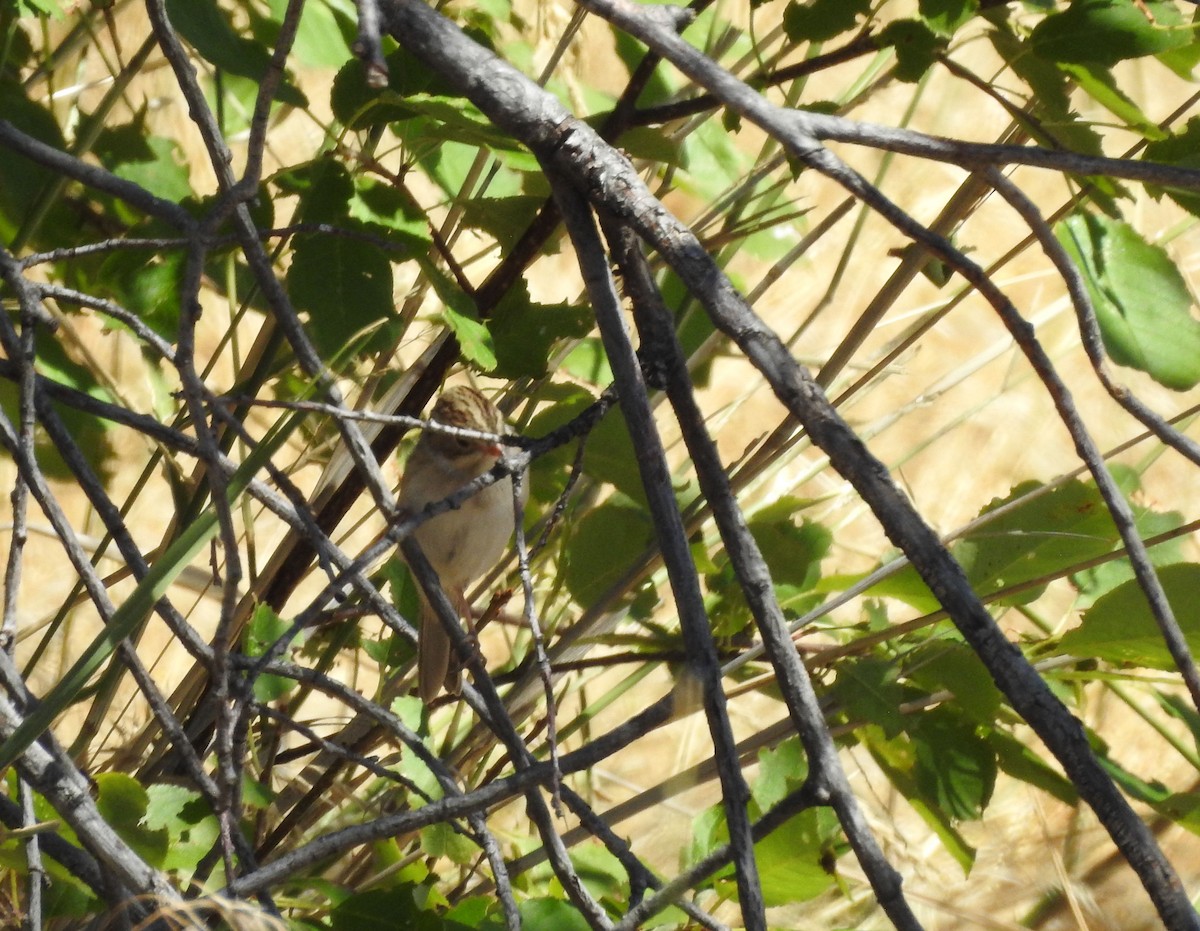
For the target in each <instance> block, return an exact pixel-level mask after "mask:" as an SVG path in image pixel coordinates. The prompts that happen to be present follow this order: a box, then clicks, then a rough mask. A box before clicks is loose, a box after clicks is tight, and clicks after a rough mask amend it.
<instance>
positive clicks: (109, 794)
mask: <svg viewBox="0 0 1200 931" xmlns="http://www.w3.org/2000/svg"><path fill="white" fill-rule="evenodd" d="M95 782H96V786H97V788H98V789H99V792H98V794H97V797H96V809H97V811H99V812H100V814H101V816H102V817H103V818H104V820H105V821H107V822H108V824H109V826H110V827H111V828H112V829H113V830H114V831H116V832H117V834H118V835H120V837H121V839H122V840H123V841H125V843H127V844H128V845H129V846H130V848H132V850H133V851H134V853H136V854H137V855H138V856H139V857H141V858H142V859H143V860H145V861H146V862H147V863H148V864H150V865H151V866H153V867H155V868H157V867H160V866H162V863H163V860H164V859H165V858H166V855H167V842H168V839H169V838H168V834H167V830H166V828H152V827H147V826H146V825H145V824H144V823H143V819H144V818H145V817H146V809H147V807H148V805H149V798H148V796H147V795H146V790H145V789H144V788H142V786H141V783H139V782H138V781H137V780H136V779H134V778H133V777H132V776H127V775H125V774H124V773H99V774H97V776H96V777H95Z"/></svg>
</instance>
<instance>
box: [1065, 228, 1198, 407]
mask: <svg viewBox="0 0 1200 931" xmlns="http://www.w3.org/2000/svg"><path fill="white" fill-rule="evenodd" d="M1055 233H1056V235H1057V236H1058V239H1059V241H1060V242H1062V244H1063V246H1064V247H1065V248H1066V250H1067V252H1068V253H1069V254H1070V255H1071V257H1072V258H1073V259H1074V260H1075V262H1076V263H1077V265H1078V266H1079V270H1080V272H1081V273H1082V274H1083V278H1084V282H1085V283H1086V284H1087V288H1088V293H1089V295H1090V296H1091V299H1092V303H1093V305H1094V307H1095V311H1096V319H1097V321H1098V323H1099V325H1100V332H1101V335H1102V336H1103V338H1104V345H1105V348H1106V349H1107V350H1108V352H1109V354H1110V355H1111V356H1112V359H1113V361H1114V362H1117V363H1118V364H1120V365H1128V366H1130V367H1132V368H1136V369H1139V370H1141V371H1143V372H1146V373H1147V374H1148V375H1150V377H1151V378H1153V379H1154V380H1155V381H1157V382H1159V383H1160V384H1163V385H1166V386H1167V387H1168V388H1174V389H1176V390H1185V389H1187V388H1191V387H1194V386H1195V385H1196V384H1197V383H1200V321H1197V320H1196V319H1195V318H1194V317H1193V316H1192V313H1191V308H1192V298H1191V293H1190V292H1189V291H1188V288H1187V284H1186V282H1185V281H1184V279H1183V276H1182V275H1181V274H1180V273H1179V269H1178V268H1176V267H1175V264H1174V263H1173V262H1172V261H1171V259H1170V257H1169V256H1168V255H1167V253H1166V251H1165V250H1163V249H1162V248H1160V247H1159V246H1154V245H1151V244H1150V243H1148V242H1146V241H1145V240H1144V239H1143V238H1142V237H1141V236H1140V235H1138V233H1137V231H1136V230H1134V229H1133V227H1131V226H1129V225H1128V224H1127V223H1124V222H1121V221H1117V220H1110V219H1108V218H1107V217H1102V216H1097V215H1095V214H1090V213H1075V214H1072V215H1071V216H1070V217H1068V218H1067V219H1066V220H1064V221H1063V222H1061V223H1059V224H1058V226H1057V227H1056V230H1055Z"/></svg>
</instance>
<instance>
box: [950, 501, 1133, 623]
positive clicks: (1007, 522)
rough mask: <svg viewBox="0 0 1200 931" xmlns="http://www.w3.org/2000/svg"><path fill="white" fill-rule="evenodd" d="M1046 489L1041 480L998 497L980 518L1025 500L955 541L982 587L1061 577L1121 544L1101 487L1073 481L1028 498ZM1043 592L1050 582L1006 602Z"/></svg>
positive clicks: (988, 588)
mask: <svg viewBox="0 0 1200 931" xmlns="http://www.w3.org/2000/svg"><path fill="white" fill-rule="evenodd" d="M1040 487H1041V485H1040V483H1038V482H1022V483H1021V484H1019V485H1017V486H1016V487H1014V488H1013V490H1012V491H1011V492H1009V494H1008V495H1006V496H1005V497H1004V498H997V499H995V500H994V501H992V502H991V503H990V504H988V505H987V506H986V507H985V508H984V509H983V510H982V511H981V512H980V516H984V515H986V514H988V513H990V512H992V511H995V510H998V509H999V508H1001V507H1003V506H1006V505H1009V504H1010V503H1011V502H1014V501H1020V502H1021V503H1020V504H1017V505H1016V506H1015V507H1013V508H1012V509H1011V510H1009V511H1008V512H1007V513H1004V514H1002V515H1001V516H999V517H997V518H995V519H994V520H991V521H989V522H988V523H986V524H984V525H982V526H981V527H979V528H978V529H977V530H973V531H972V532H970V533H968V534H966V535H964V536H963V537H962V538H961V539H960V540H959V541H958V542H957V543H955V544H954V547H953V552H954V555H955V557H956V558H957V559H959V561H960V562H961V563H962V565H963V568H964V569H966V571H967V578H968V579H970V581H971V585H972V587H974V588H975V589H976V590H977V591H983V592H991V591H997V590H999V589H1002V588H1007V587H1009V586H1013V585H1020V584H1021V583H1023V582H1028V581H1030V580H1034V579H1040V578H1042V577H1049V576H1054V575H1058V574H1060V573H1062V572H1064V571H1065V570H1067V569H1069V568H1070V567H1071V566H1073V565H1076V564H1077V563H1080V562H1083V561H1085V560H1089V559H1093V558H1095V557H1096V556H1102V555H1104V554H1105V553H1108V552H1111V551H1112V550H1113V549H1114V548H1115V546H1116V545H1117V541H1118V539H1119V537H1118V534H1117V529H1116V526H1115V525H1114V524H1113V522H1112V516H1111V515H1110V514H1109V513H1108V509H1107V508H1106V507H1105V505H1104V499H1103V498H1101V496H1100V492H1099V491H1097V489H1096V486H1095V485H1093V484H1091V483H1090V482H1088V483H1084V482H1080V481H1070V482H1065V483H1063V484H1062V485H1060V486H1059V487H1057V488H1055V489H1053V490H1052V491H1049V492H1047V493H1045V494H1038V495H1033V496H1031V497H1028V498H1027V497H1026V496H1028V495H1029V494H1030V493H1031V492H1034V491H1037V490H1038V489H1039V488H1040ZM1021 499H1026V500H1021ZM1043 591H1045V586H1044V585H1039V586H1037V587H1035V588H1033V589H1030V590H1028V591H1026V592H1025V593H1021V594H1017V595H1014V596H1013V597H1011V598H1008V599H1005V600H1004V601H1003V602H1002V603H1005V604H1024V603H1027V602H1029V601H1032V600H1034V599H1035V598H1037V597H1039V596H1040V595H1041V593H1042V592H1043Z"/></svg>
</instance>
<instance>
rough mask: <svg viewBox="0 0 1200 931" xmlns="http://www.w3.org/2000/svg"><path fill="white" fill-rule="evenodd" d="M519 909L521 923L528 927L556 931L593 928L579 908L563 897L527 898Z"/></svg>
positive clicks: (575, 930)
mask: <svg viewBox="0 0 1200 931" xmlns="http://www.w3.org/2000/svg"><path fill="white" fill-rule="evenodd" d="M518 909H519V911H520V913H521V924H522V926H523V927H526V928H553V929H554V931H589V929H590V928H591V925H589V924H588V923H587V920H586V919H585V918H584V917H583V916H582V915H581V914H579V911H578V909H576V908H575V907H574V906H573V905H571V904H570V903H569V902H565V901H563V900H562V899H549V898H539V899H526V900H525V901H524V902H521V903H520V904H519V905H518Z"/></svg>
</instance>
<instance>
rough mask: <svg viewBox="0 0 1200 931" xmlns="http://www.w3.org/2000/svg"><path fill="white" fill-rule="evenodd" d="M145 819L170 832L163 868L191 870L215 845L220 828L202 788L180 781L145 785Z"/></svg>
mask: <svg viewBox="0 0 1200 931" xmlns="http://www.w3.org/2000/svg"><path fill="white" fill-rule="evenodd" d="M146 796H147V798H148V799H149V804H148V806H147V808H146V818H145V822H146V825H147V826H148V827H151V828H160V829H163V830H165V831H166V832H167V833H168V834H169V835H170V845H169V847H168V850H167V855H166V858H165V859H164V860H163V863H162V869H164V870H192V869H195V867H196V865H197V864H198V863H199V862H200V861H201V860H202V859H203V858H204V857H205V855H206V854H208V853H209V852H210V851H211V850H212V849H213V844H214V843H215V842H216V841H217V838H218V837H219V836H220V833H221V829H220V825H219V824H218V823H217V819H216V816H215V815H214V814H213V813H212V809H210V808H209V806H208V803H207V802H206V801H205V800H204V799H203V798H202V797H201V796H200V793H199V792H196V791H194V790H192V789H187V788H185V787H183V786H178V785H164V784H156V785H152V786H147V787H146Z"/></svg>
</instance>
